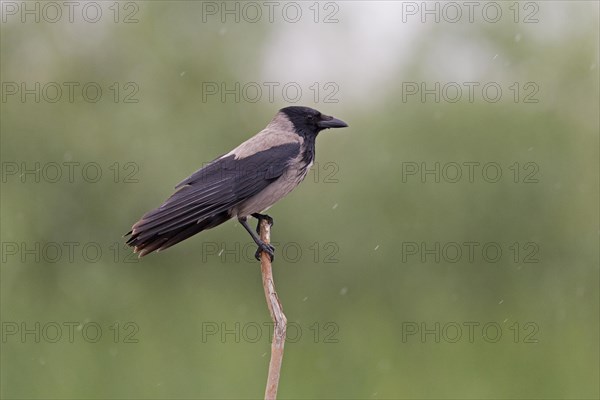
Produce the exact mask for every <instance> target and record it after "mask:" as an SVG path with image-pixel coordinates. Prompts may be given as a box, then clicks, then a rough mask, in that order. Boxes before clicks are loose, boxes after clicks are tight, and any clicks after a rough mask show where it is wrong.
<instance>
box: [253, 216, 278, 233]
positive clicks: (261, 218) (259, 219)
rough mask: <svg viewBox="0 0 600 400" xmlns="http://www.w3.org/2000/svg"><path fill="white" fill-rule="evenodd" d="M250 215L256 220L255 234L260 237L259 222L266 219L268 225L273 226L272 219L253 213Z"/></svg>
mask: <svg viewBox="0 0 600 400" xmlns="http://www.w3.org/2000/svg"><path fill="white" fill-rule="evenodd" d="M251 215H252V216H253V217H254V218H256V219H257V220H258V223H257V224H256V233H258V234H259V235H260V222H261V221H262V220H263V219H266V220H267V221H268V222H269V225H271V226H273V224H274V223H275V221H273V218H272V217H271V216H269V215H267V214H259V213H254V214H251Z"/></svg>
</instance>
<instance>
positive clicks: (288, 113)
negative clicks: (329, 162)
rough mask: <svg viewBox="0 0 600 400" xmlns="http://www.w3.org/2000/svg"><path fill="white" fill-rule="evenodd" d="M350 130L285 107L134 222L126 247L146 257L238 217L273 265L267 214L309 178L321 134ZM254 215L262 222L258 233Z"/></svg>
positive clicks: (309, 110) (312, 113)
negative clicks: (265, 231)
mask: <svg viewBox="0 0 600 400" xmlns="http://www.w3.org/2000/svg"><path fill="white" fill-rule="evenodd" d="M347 126H348V124H346V123H345V122H344V121H342V120H340V119H337V118H334V117H332V116H329V115H325V114H322V113H321V112H319V111H317V110H315V109H313V108H310V107H302V106H289V107H285V108H282V109H280V110H279V111H278V112H277V114H275V116H274V117H273V119H272V120H271V121H270V122H269V124H268V125H267V126H266V127H265V128H264V129H263V130H261V131H260V132H258V133H257V134H256V135H254V136H253V137H251V138H250V139H248V140H246V141H245V142H243V143H242V144H240V145H239V146H238V147H236V148H235V149H233V150H231V151H230V152H229V153H226V154H223V155H222V156H220V157H217V158H216V159H214V160H213V161H211V162H210V163H208V164H206V165H205V166H204V167H202V168H201V169H199V170H198V171H196V172H194V173H193V174H192V175H190V176H189V177H187V178H186V179H184V180H183V181H181V182H180V183H179V184H177V185H176V186H175V190H176V191H175V192H174V193H173V194H172V195H171V196H170V197H169V198H168V199H167V200H166V201H165V202H164V203H163V204H162V205H161V206H159V207H158V208H156V209H154V210H152V211H149V212H147V213H146V214H144V215H143V216H142V217H141V218H140V220H139V221H137V222H136V223H135V224H133V226H132V227H131V230H130V231H129V232H128V233H126V234H125V236H126V237H127V236H129V238H128V239H127V241H126V243H127V245H129V246H131V247H133V249H134V253H137V254H138V256H139V257H144V256H145V255H147V254H150V253H152V252H154V251H157V252H158V251H162V250H165V249H167V248H169V247H171V246H173V245H175V244H177V243H179V242H181V241H183V240H185V239H188V238H189V237H191V236H194V235H196V234H197V233H200V232H202V231H204V230H207V229H210V228H214V227H216V226H218V225H221V224H222V223H224V222H226V221H228V220H230V219H233V218H237V220H238V221H239V223H240V224H241V225H242V226H243V227H244V228H245V230H246V231H248V233H249V234H250V236H252V240H253V241H254V242H255V243H256V245H257V246H258V248H257V250H256V253H255V257H256V258H257V259H258V260H260V254H261V252H265V253H267V254H268V255H269V257H270V259H271V261H273V259H274V257H275V248H274V247H273V246H271V245H270V244H267V243H265V242H264V241H262V240H261V239H260V237H259V235H258V233H259V232H260V231H259V227H260V223H261V221H262V220H266V221H267V222H268V223H269V224H271V225H272V224H273V218H272V217H271V216H269V215H267V214H264V212H265V211H267V210H268V209H269V208H270V207H271V206H272V205H273V204H275V203H276V202H277V201H279V200H280V199H282V198H283V197H285V196H286V195H287V194H289V193H290V192H291V191H292V190H293V189H295V188H296V187H297V186H298V185H299V184H300V183H301V182H302V180H303V179H304V178H305V177H306V174H307V173H308V171H309V169H310V168H311V166H312V165H313V162H314V159H315V141H316V138H317V135H318V134H319V133H320V132H321V131H323V130H325V129H330V128H345V127H347ZM249 216H252V217H254V218H256V219H257V220H258V224H257V227H256V232H255V231H253V230H252V229H251V228H250V226H249V225H248V217H249Z"/></svg>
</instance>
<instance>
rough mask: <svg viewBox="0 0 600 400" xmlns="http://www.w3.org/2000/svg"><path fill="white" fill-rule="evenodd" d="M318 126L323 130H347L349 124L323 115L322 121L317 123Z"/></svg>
mask: <svg viewBox="0 0 600 400" xmlns="http://www.w3.org/2000/svg"><path fill="white" fill-rule="evenodd" d="M317 126H318V127H319V128H321V129H329V128H345V127H347V126H348V124H347V123H345V122H344V121H342V120H341V119H337V118H333V117H330V116H329V115H321V120H320V121H319V122H317Z"/></svg>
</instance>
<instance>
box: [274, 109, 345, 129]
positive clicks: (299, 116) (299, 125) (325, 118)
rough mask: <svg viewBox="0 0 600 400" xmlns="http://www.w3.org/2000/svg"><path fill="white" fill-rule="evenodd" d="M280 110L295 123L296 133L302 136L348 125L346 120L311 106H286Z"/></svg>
mask: <svg viewBox="0 0 600 400" xmlns="http://www.w3.org/2000/svg"><path fill="white" fill-rule="evenodd" d="M279 112H281V113H283V114H285V115H286V116H287V117H288V119H289V120H290V122H291V123H292V124H293V125H294V129H295V130H296V133H297V134H299V135H302V136H306V135H317V134H318V133H319V132H321V131H322V130H323V129H329V128H345V127H347V126H348V124H346V123H345V122H344V121H342V120H339V119H337V118H334V117H330V116H329V115H325V114H321V113H320V112H319V111H317V110H315V109H313V108H310V107H298V106H292V107H285V108H282V109H281V110H279Z"/></svg>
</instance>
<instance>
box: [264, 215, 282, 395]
mask: <svg viewBox="0 0 600 400" xmlns="http://www.w3.org/2000/svg"><path fill="white" fill-rule="evenodd" d="M260 238H261V240H262V241H264V242H265V243H267V244H268V243H270V240H271V225H270V224H269V221H267V220H266V219H261V220H260ZM260 271H261V273H262V282H263V288H264V290H265V297H266V299H267V306H268V307H269V313H270V314H271V319H272V320H273V324H274V326H273V339H272V342H271V361H269V375H268V377H267V387H266V389H265V400H275V399H276V398H277V387H278V386H279V376H280V374H281V362H282V361H283V346H284V345H285V332H286V327H287V318H286V317H285V315H284V314H283V308H282V307H281V302H280V301H279V297H278V296H277V292H276V291H275V283H274V282H273V271H272V269H271V259H270V258H269V255H268V254H266V253H265V252H262V253H261V256H260Z"/></svg>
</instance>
